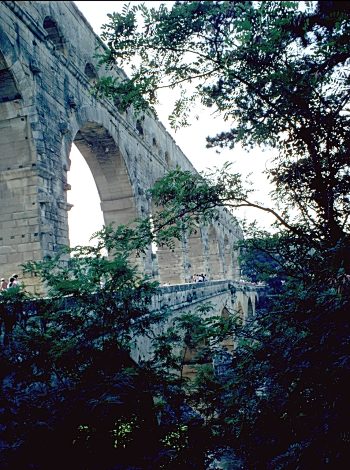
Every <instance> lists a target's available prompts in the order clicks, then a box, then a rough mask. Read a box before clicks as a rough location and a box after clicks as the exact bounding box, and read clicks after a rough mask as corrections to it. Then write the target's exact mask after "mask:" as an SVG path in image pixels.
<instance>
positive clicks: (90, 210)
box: [69, 122, 136, 241]
mask: <svg viewBox="0 0 350 470" xmlns="http://www.w3.org/2000/svg"><path fill="white" fill-rule="evenodd" d="M73 143H74V145H75V146H76V149H77V151H76V153H73V157H75V159H76V160H78V159H79V155H78V154H80V155H81V156H82V157H81V158H83V159H84V160H85V162H86V167H88V169H89V172H87V171H85V175H86V174H87V173H89V175H90V179H89V177H87V176H83V175H82V174H81V171H83V170H82V168H83V165H82V164H80V165H77V168H76V169H74V167H72V169H74V171H75V172H76V173H77V174H76V181H77V180H78V181H79V187H80V190H78V191H80V192H81V194H80V197H83V198H84V197H85V199H86V200H89V199H88V198H90V196H92V195H93V194H94V196H93V199H94V203H93V205H91V206H89V205H88V206H87V207H86V206H85V209H84V218H85V217H86V218H87V219H88V220H89V224H88V226H91V222H95V227H96V229H97V230H98V229H99V228H102V226H103V225H109V224H113V226H114V227H117V226H118V225H121V224H129V223H131V222H132V221H133V220H134V219H135V218H136V204H135V200H134V193H133V189H132V185H131V181H130V178H129V174H128V171H127V168H126V165H125V162H124V159H123V157H122V155H121V153H120V150H119V147H118V146H117V145H116V143H115V141H114V139H113V138H112V136H111V135H110V134H109V132H108V131H107V130H106V129H105V128H104V127H103V126H101V125H99V124H97V123H93V122H88V123H87V124H85V125H84V126H83V127H82V128H81V129H80V130H79V131H78V132H77V134H76V136H75V139H74V142H73ZM72 152H75V151H74V147H73V150H72ZM77 155H78V156H77ZM81 158H80V163H81V161H82V160H81ZM72 161H73V158H72ZM84 170H86V168H85V169H84ZM70 176H71V177H72V176H74V175H70ZM87 181H88V183H87ZM71 186H72V188H73V184H72V185H71ZM76 186H78V183H77V182H76ZM73 191H74V188H73ZM72 195H74V193H73V192H72V193H71V194H70V196H72ZM74 199H75V198H72V197H70V201H69V202H71V203H72V204H76V201H75V200H74ZM75 212H76V214H77V211H75ZM69 215H70V218H71V220H72V218H73V215H74V208H73V210H71V211H70V214H69ZM80 215H81V216H82V214H80ZM76 217H77V215H76ZM75 223H76V224H77V223H78V222H77V221H76V222H75ZM70 226H71V222H70ZM80 226H81V223H80V224H79V227H78V230H80V229H81V227H80ZM94 231H96V230H94ZM89 236H91V233H90V234H88V233H86V234H85V239H86V238H87V237H89ZM70 238H71V241H72V239H73V236H72V234H70Z"/></svg>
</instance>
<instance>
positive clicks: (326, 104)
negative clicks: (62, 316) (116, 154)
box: [97, 1, 350, 469]
mask: <svg viewBox="0 0 350 470" xmlns="http://www.w3.org/2000/svg"><path fill="white" fill-rule="evenodd" d="M104 28H105V29H104V33H103V35H102V38H103V39H104V40H105V41H106V43H107V45H108V47H109V51H108V53H106V55H105V56H104V57H102V58H101V61H102V62H104V63H107V64H109V65H111V66H114V65H115V64H117V65H118V66H123V65H125V64H128V63H131V64H132V65H131V68H132V74H131V76H130V79H128V80H125V81H123V80H119V81H118V80H114V79H112V78H105V79H103V80H102V81H101V82H100V84H99V86H98V87H97V92H100V93H102V94H105V95H107V96H112V97H118V100H117V101H118V103H119V106H120V108H121V110H123V109H126V108H127V107H128V106H131V105H133V107H134V110H135V111H136V112H142V111H143V112H149V108H148V106H149V103H150V104H152V105H154V104H156V103H157V92H158V90H160V89H162V88H170V89H171V90H174V92H175V91H176V90H179V91H180V95H179V96H180V97H179V99H178V101H177V102H176V104H175V108H174V111H173V113H172V115H171V116H170V122H171V124H172V125H174V126H177V125H186V124H188V123H189V122H190V116H191V114H190V111H191V109H195V106H194V103H195V102H196V101H199V102H200V103H201V104H202V105H204V106H207V107H209V108H212V109H213V111H215V112H217V113H219V114H220V115H221V116H223V117H224V119H225V120H226V121H227V123H228V124H229V125H230V130H229V131H224V132H222V133H220V134H219V135H217V136H211V137H209V138H208V141H207V142H208V145H210V146H218V147H225V146H227V147H229V148H234V147H235V145H236V144H237V143H240V144H242V145H243V146H245V147H248V148H250V147H252V146H254V145H256V144H258V145H263V146H265V147H267V148H274V149H276V150H277V152H278V156H277V157H276V158H275V161H274V166H273V167H271V168H270V169H269V170H268V177H269V180H270V182H271V183H272V187H273V192H272V195H273V198H274V202H275V207H271V208H267V207H264V206H263V205H262V204H258V203H254V202H252V200H251V198H250V195H249V191H247V190H245V186H244V184H243V183H242V181H241V179H240V177H239V175H234V174H232V173H230V172H228V171H226V170H227V168H226V169H225V171H224V172H223V173H218V174H212V175H209V180H207V179H205V182H203V181H204V180H203V179H202V180H201V179H200V177H198V176H194V177H191V175H190V174H186V173H183V172H181V171H180V170H174V171H173V172H171V173H170V174H169V175H168V176H167V177H166V178H165V179H164V180H163V181H162V182H160V183H159V184H158V185H156V187H155V189H154V192H153V194H157V192H158V195H160V197H161V198H163V199H162V202H163V204H164V205H166V206H167V207H168V210H169V214H170V213H171V211H174V214H181V215H184V214H186V215H187V216H191V215H193V216H194V217H197V216H198V214H199V213H203V212H204V213H205V212H206V211H207V210H209V211H212V210H213V208H214V206H215V205H223V206H226V207H232V208H235V207H241V206H253V207H257V206H260V207H261V208H262V210H265V211H269V212H271V213H273V214H274V215H275V217H276V225H275V230H276V232H275V235H273V236H263V237H261V233H259V232H254V231H253V232H252V233H249V238H250V242H249V246H251V247H253V248H254V250H256V249H259V251H260V253H261V252H262V251H265V253H266V255H267V257H268V269H270V268H271V263H272V261H273V263H275V266H278V274H279V276H282V278H283V280H284V283H283V284H282V287H281V286H280V289H279V292H275V293H274V295H273V296H271V298H270V300H269V302H268V303H267V304H265V306H264V308H262V309H261V314H260V317H259V318H258V319H257V321H256V322H253V323H252V324H251V325H249V328H248V329H247V330H246V332H245V333H244V340H242V341H241V342H240V343H239V347H238V348H237V349H236V351H235V354H234V362H233V365H232V367H231V376H230V377H229V375H230V374H229V375H228V376H227V377H226V379H227V380H228V382H227V383H228V384H229V386H228V387H227V384H226V385H225V384H221V386H222V387H223V388H221V389H220V390H221V391H220V392H219V391H218V390H217V396H218V397H220V396H221V397H224V399H221V400H220V399H219V398H218V401H217V403H218V407H217V412H216V413H217V414H216V417H217V422H216V424H215V426H214V427H212V428H211V430H212V432H214V429H217V428H216V426H218V428H219V429H220V431H219V433H220V435H221V438H222V442H223V443H224V442H225V443H226V444H227V445H231V446H232V447H234V448H235V449H236V451H237V452H238V454H239V456H240V457H241V458H242V459H243V462H244V464H243V466H244V468H256V469H258V468H259V469H260V468H261V469H266V468H273V469H282V468H283V469H285V468H290V469H295V468H298V469H308V468H345V467H346V465H347V462H348V459H349V444H350V442H349V430H348V424H347V423H348V422H349V413H348V409H347V407H346V400H347V395H348V393H349V385H348V382H349V380H348V379H349V368H350V363H349V326H348V318H347V315H348V311H349V300H350V295H349V294H350V292H349V280H350V255H349V253H350V243H349V240H350V239H349V235H350V233H349V210H350V205H349V204H350V199H349V192H350V179H349V148H350V146H349V144H350V141H349V139H350V134H349V125H350V120H349V95H350V87H349V85H350V77H349V60H350V41H349V39H350V16H349V5H348V2H322V1H321V2H300V3H299V2H250V1H242V2H241V1H237V2H230V1H212V2H205V1H192V2H181V1H179V2H175V4H174V5H172V6H171V7H170V8H168V6H167V5H163V6H162V7H160V8H159V9H158V10H156V9H154V8H147V7H146V6H132V5H131V6H130V7H126V8H125V9H124V11H123V12H122V14H111V15H110V16H109V23H108V24H106V25H105V27H104ZM135 59H136V60H135ZM134 60H135V62H133V61H134ZM133 64H134V65H133ZM135 64H136V65H135ZM199 188H200V190H199ZM181 197H182V198H183V200H182V201H181ZM214 210H215V209H214ZM211 213H212V212H211ZM173 217H176V216H174V215H173ZM187 220H190V217H188V219H187ZM250 256H251V252H250ZM261 256H262V255H261ZM273 263H272V264H273ZM257 264H259V263H255V267H256V266H257ZM263 264H264V263H260V267H259V268H261V267H263ZM270 274H271V272H270ZM270 274H269V273H267V275H270ZM222 394H223V395H222Z"/></svg>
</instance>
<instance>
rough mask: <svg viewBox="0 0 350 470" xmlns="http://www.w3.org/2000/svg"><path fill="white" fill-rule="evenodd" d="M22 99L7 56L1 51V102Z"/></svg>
mask: <svg viewBox="0 0 350 470" xmlns="http://www.w3.org/2000/svg"><path fill="white" fill-rule="evenodd" d="M18 99H21V94H20V93H19V91H18V89H17V85H16V82H15V79H14V77H13V74H12V72H11V70H10V69H9V68H8V67H7V64H6V61H5V58H4V56H3V54H2V53H1V52H0V103H6V102H8V101H13V100H18Z"/></svg>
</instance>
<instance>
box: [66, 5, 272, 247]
mask: <svg viewBox="0 0 350 470" xmlns="http://www.w3.org/2000/svg"><path fill="white" fill-rule="evenodd" d="M74 3H75V4H76V5H77V7H78V8H79V10H80V11H81V12H82V13H83V15H84V16H85V18H86V19H87V20H88V22H89V23H90V24H91V26H92V28H93V29H94V31H95V32H96V33H97V34H100V33H101V25H102V24H103V23H106V22H107V21H108V18H107V14H108V13H112V12H113V11H121V10H122V8H123V5H124V4H126V3H129V2H122V1H119V2H115V1H98V2H96V1H94V2H91V1H76V2H74ZM131 3H146V4H152V6H153V7H156V6H157V4H160V3H169V4H170V3H172V2H159V1H157V2H155V1H154V2H153V1H152V2H131ZM170 93H171V92H170ZM168 98H169V90H166V92H164V93H163V95H160V105H159V106H157V113H158V116H159V119H160V121H161V122H162V123H163V124H164V126H165V127H166V129H167V131H168V132H169V133H170V134H171V135H172V136H173V138H174V139H175V141H176V143H177V144H178V145H179V147H180V148H181V150H182V151H183V152H184V154H185V155H186V156H187V158H188V159H189V160H190V161H191V162H192V164H193V165H194V167H195V168H196V169H197V170H199V171H202V170H205V169H206V168H212V167H214V166H216V167H220V166H221V165H222V164H223V163H225V162H226V161H229V162H233V163H234V165H233V170H234V171H235V172H241V173H242V174H243V175H247V174H248V173H250V172H252V173H253V174H252V176H251V177H250V179H251V180H252V183H253V185H254V188H255V189H256V193H254V195H253V196H252V199H253V200H255V201H259V202H260V203H265V204H266V205H267V204H268V201H269V197H268V193H269V191H270V189H269V185H268V182H267V179H266V176H265V175H264V174H263V170H264V169H265V166H266V164H268V163H267V162H268V160H269V157H270V155H269V154H268V153H267V152H266V153H263V152H262V151H261V150H260V149H255V150H252V151H250V152H249V154H248V153H247V152H245V151H243V150H240V149H235V150H229V149H224V150H222V151H221V153H220V154H219V155H218V154H217V153H216V151H215V149H207V148H206V147H205V145H206V141H205V138H206V137H207V136H208V135H211V136H212V135H215V134H216V133H217V132H220V131H221V130H223V126H224V125H225V123H223V121H222V120H221V119H218V118H215V117H213V116H212V115H211V114H210V112H209V111H208V110H205V109H203V110H201V111H200V113H198V114H200V118H199V120H197V121H196V120H194V122H193V124H192V125H191V126H190V127H188V128H184V129H180V130H179V131H177V132H176V133H175V132H174V131H173V130H172V129H171V128H170V126H169V124H168V121H167V116H168V114H169V112H170V108H171V106H170V103H169V102H168ZM226 126H227V124H226ZM71 161H72V164H71V170H70V171H69V174H68V182H69V183H70V184H71V186H72V189H71V191H69V193H68V201H69V202H70V203H71V204H73V206H74V207H73V208H72V209H71V211H70V212H69V213H68V221H69V232H70V242H71V245H72V246H74V245H77V244H87V243H88V240H89V237H90V236H91V235H92V233H93V232H95V231H96V230H98V229H100V228H101V227H102V225H103V218H102V214H101V211H100V209H99V198H98V194H97V189H96V185H95V183H94V181H93V178H92V175H91V172H90V171H89V169H88V167H87V164H86V163H85V161H84V158H83V157H82V156H81V155H80V154H79V152H78V150H77V149H76V148H75V147H74V146H73V148H72V152H71ZM237 217H247V218H248V220H253V219H254V218H256V219H257V220H258V221H259V223H261V224H262V225H263V226H264V227H268V226H269V224H270V223H271V222H273V217H272V216H269V215H268V214H266V213H262V211H258V210H253V209H245V210H241V211H240V213H237Z"/></svg>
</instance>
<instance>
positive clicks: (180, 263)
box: [0, 1, 255, 314]
mask: <svg viewBox="0 0 350 470" xmlns="http://www.w3.org/2000/svg"><path fill="white" fill-rule="evenodd" d="M102 49H103V44H102V43H101V41H100V40H99V38H98V36H96V35H95V34H94V32H93V30H92V28H91V26H90V25H89V23H88V22H87V21H86V19H85V18H84V17H83V15H82V14H81V13H80V11H79V10H78V9H77V7H76V6H75V5H74V3H73V2H63V1H60V2H38V1H21V2H15V1H2V2H0V196H1V204H0V266H1V273H0V274H1V275H2V276H8V275H9V274H10V273H12V272H15V271H18V270H19V265H20V264H21V263H24V262H26V261H28V260H40V259H42V258H43V257H44V256H47V255H51V254H53V253H55V252H57V251H58V250H59V249H60V247H61V246H62V245H68V244H69V235H68V222H67V211H68V210H69V209H70V206H69V204H68V203H67V190H69V185H68V183H67V172H68V171H69V168H70V159H69V155H70V150H71V147H72V144H75V145H76V146H77V147H78V149H79V150H80V152H81V153H82V155H83V156H84V158H85V159H86V162H87V163H88V165H89V167H90V170H91V172H92V174H93V177H94V179H95V182H96V186H97V189H98V192H99V196H100V200H101V208H102V212H103V216H104V222H105V224H109V223H111V222H114V223H116V224H120V223H128V222H129V221H130V220H133V219H134V218H135V217H138V216H142V215H146V214H150V213H152V201H151V200H150V199H149V198H148V197H147V189H148V188H150V187H151V186H152V185H153V183H154V182H155V181H156V180H157V179H158V178H160V177H161V176H163V175H164V174H165V173H166V172H167V171H168V170H169V169H170V168H174V167H175V166H176V165H179V166H180V167H181V168H182V169H185V170H190V171H195V169H194V167H193V166H192V165H191V163H190V162H189V160H188V159H187V158H186V157H185V155H184V154H183V153H182V152H181V150H180V149H179V147H178V146H177V145H176V143H175V142H174V140H173V139H172V137H171V136H170V135H169V134H168V133H167V132H166V130H165V128H164V127H163V125H162V124H161V123H160V122H159V121H158V120H156V119H155V118H154V117H153V116H152V115H151V114H147V113H146V114H144V115H143V116H141V117H138V118H136V117H135V116H134V114H133V113H132V112H126V113H124V114H120V113H119V112H118V111H117V109H116V107H115V106H114V104H113V103H112V102H111V101H108V100H106V99H98V100H97V99H95V98H94V97H93V96H92V95H91V93H90V90H91V85H92V83H93V82H94V81H95V80H96V78H97V77H98V75H99V74H102V73H104V71H100V70H99V71H97V63H96V58H95V57H94V56H95V54H94V53H95V50H99V51H101V50H102ZM108 73H109V74H112V75H114V76H119V77H125V74H124V73H123V72H122V71H121V70H114V71H108ZM241 236H242V234H241V230H240V228H239V226H238V225H237V223H236V222H235V221H234V219H233V218H232V217H231V215H230V214H229V213H228V212H227V211H226V210H221V211H220V214H219V217H218V219H217V220H215V221H213V223H212V224H211V225H210V226H208V227H199V228H198V231H197V233H196V234H194V235H192V236H190V237H185V238H184V239H183V241H182V242H181V243H180V242H179V243H178V244H177V246H176V248H175V250H174V251H171V250H169V249H159V250H158V251H157V252H156V253H152V248H151V247H150V248H149V250H148V253H147V254H146V255H145V257H144V259H143V260H142V263H143V268H144V270H145V271H146V273H148V274H150V275H152V276H154V277H156V278H158V279H159V280H160V281H161V283H169V284H174V285H175V286H174V287H171V288H169V289H171V292H172V296H173V297H172V299H173V300H172V302H173V303H174V305H175V304H176V303H178V304H179V305H181V304H182V306H183V307H184V308H185V306H184V305H183V302H182V299H181V298H180V297H181V295H182V294H181V293H182V292H185V291H186V290H187V291H188V290H189V289H192V290H194V291H195V292H197V293H199V292H200V290H201V294H200V295H199V294H198V295H197V298H200V297H202V298H209V297H217V295H218V294H217V292H214V291H215V288H214V287H213V285H212V283H205V287H204V285H203V287H201V289H199V288H198V287H196V288H195V287H191V288H190V287H189V285H187V287H185V286H181V284H184V283H186V282H188V281H189V279H190V276H191V275H192V274H193V273H196V272H205V273H207V274H208V276H209V279H210V280H211V281H215V280H219V279H231V280H235V279H236V280H237V278H238V276H239V267H238V263H237V256H236V253H235V252H233V251H232V246H233V242H234V241H236V240H237V239H239V238H241ZM34 281H35V280H34V279H31V278H28V279H26V280H25V283H26V285H27V286H29V287H32V288H33V289H34V288H35V282H34ZM214 284H215V283H214ZM219 284H220V283H219ZM220 285H221V287H220V289H221V291H220V292H221V294H220V295H221V297H222V298H223V297H225V295H226V297H227V298H230V296H231V294H230V289H229V288H228V283H227V282H222V283H221V284H220ZM225 285H226V287H225V288H224V287H223V286H225ZM213 289H214V291H213ZM224 291H225V292H226V294H224V293H223V292H224ZM174 292H175V293H176V292H177V294H176V295H177V297H178V301H177V300H176V295H175V294H174ZM241 292H242V295H243V293H244V289H241ZM164 298H166V292H165V291H164ZM187 298H188V292H187V293H186V299H187ZM249 298H250V299H251V300H250V301H251V305H252V308H253V310H254V300H255V294H254V293H253V292H251V293H250V294H249V295H247V296H246V299H245V300H244V301H243V300H242V302H241V305H242V307H243V309H245V313H246V314H247V313H248V310H247V309H248V299H249ZM219 303H220V302H219ZM221 303H222V302H221Z"/></svg>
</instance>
